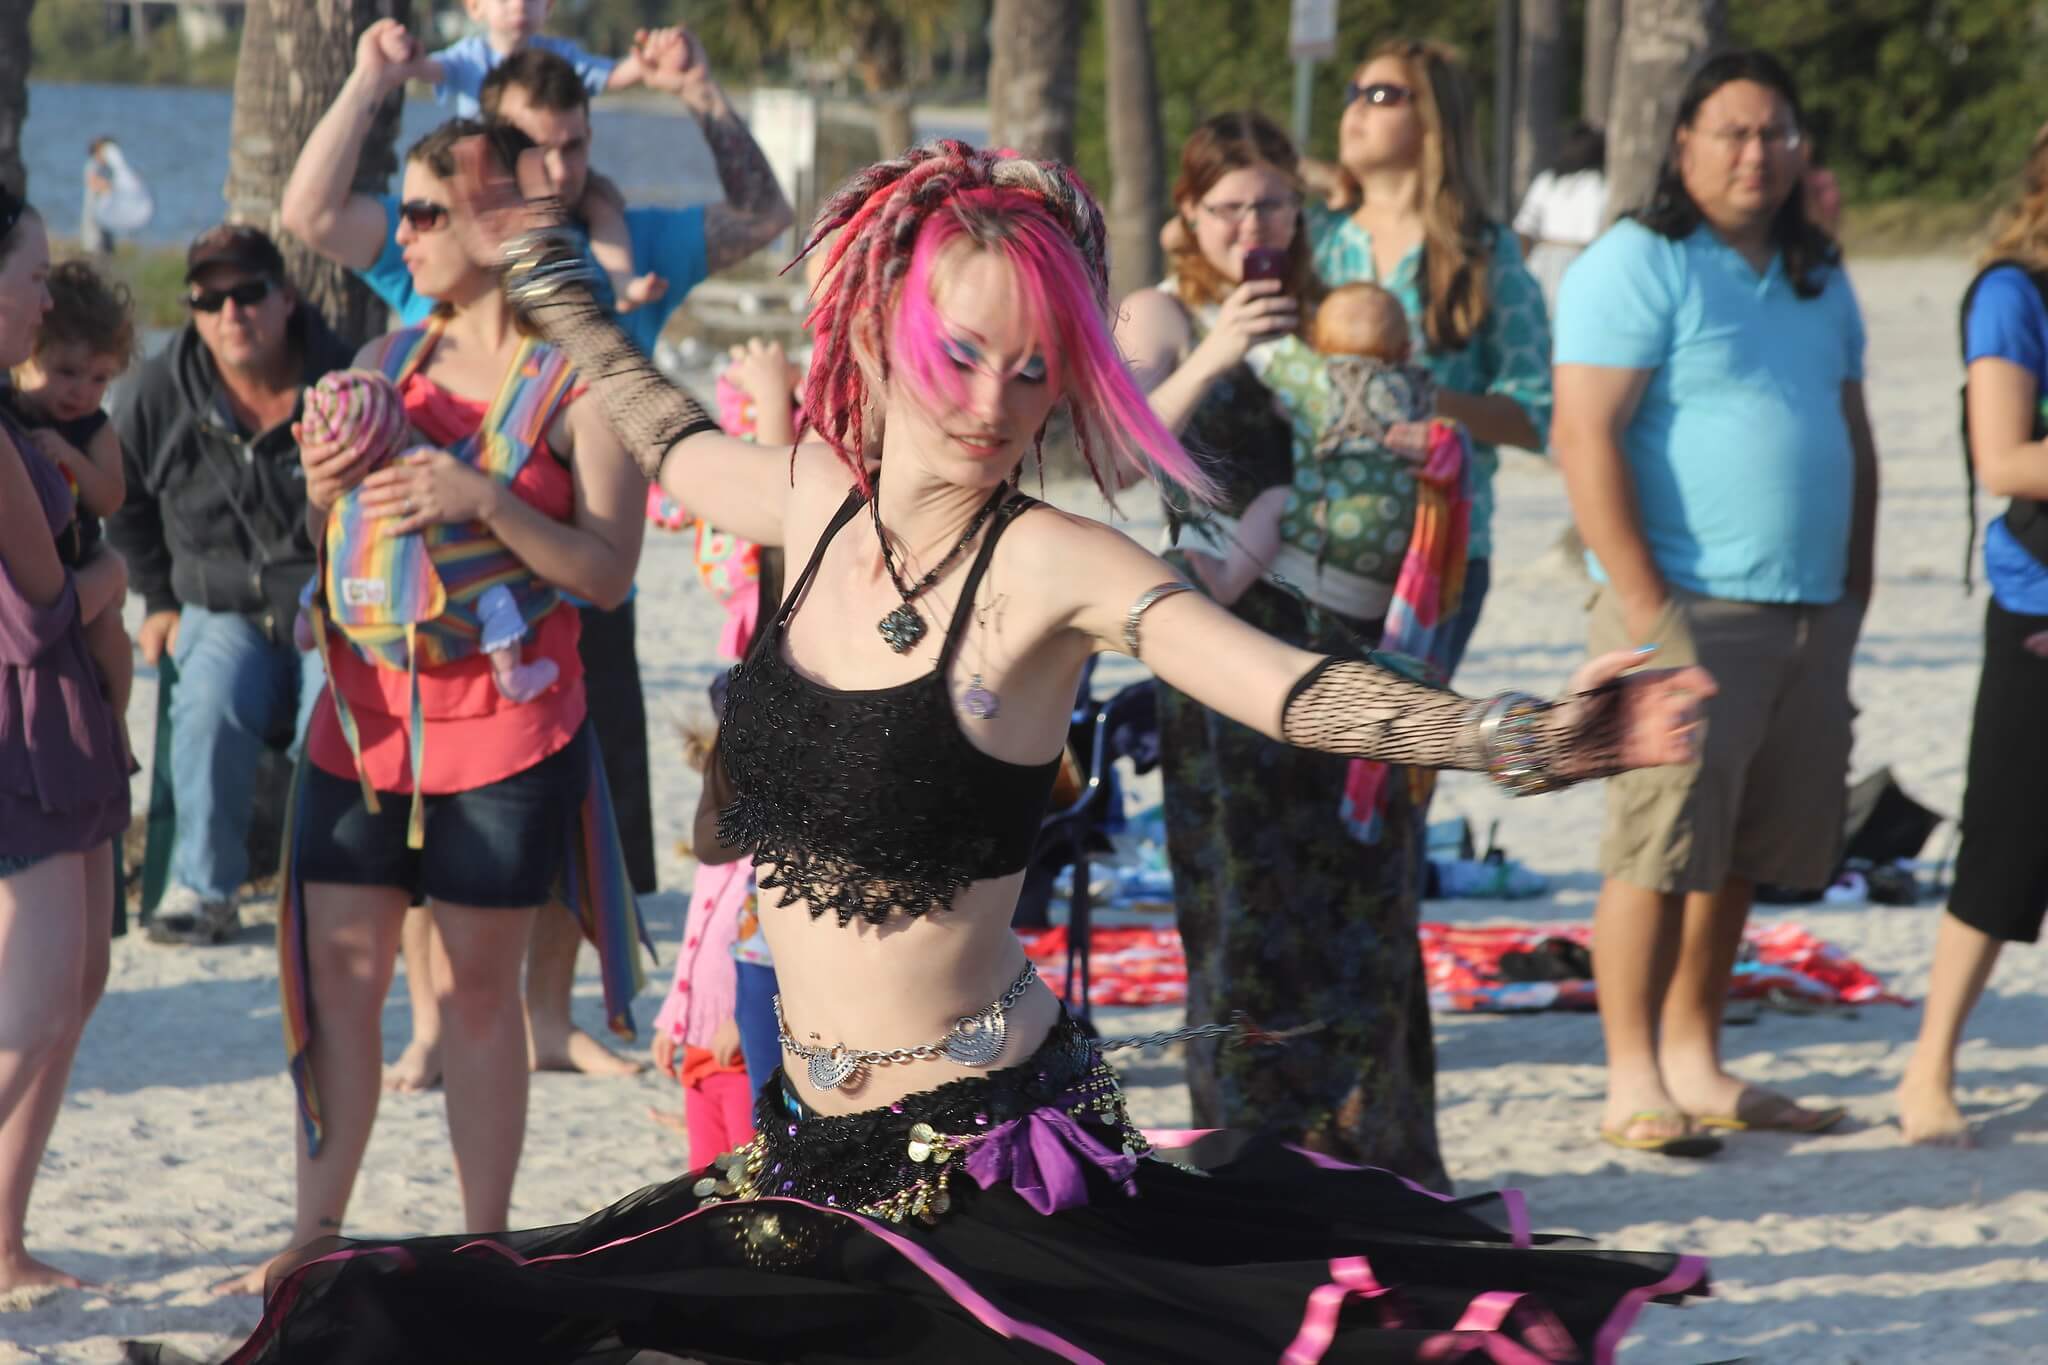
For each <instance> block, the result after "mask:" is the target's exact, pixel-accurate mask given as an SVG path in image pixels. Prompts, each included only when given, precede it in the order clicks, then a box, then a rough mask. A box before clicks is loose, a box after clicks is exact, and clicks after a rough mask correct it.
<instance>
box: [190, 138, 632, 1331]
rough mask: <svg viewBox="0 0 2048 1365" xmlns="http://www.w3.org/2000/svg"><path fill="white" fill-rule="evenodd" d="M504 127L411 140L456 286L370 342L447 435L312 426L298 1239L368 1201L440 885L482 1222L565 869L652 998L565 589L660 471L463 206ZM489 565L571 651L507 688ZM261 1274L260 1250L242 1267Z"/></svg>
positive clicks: (458, 1084) (617, 549)
mask: <svg viewBox="0 0 2048 1365" xmlns="http://www.w3.org/2000/svg"><path fill="white" fill-rule="evenodd" d="M482 131H483V128H482V125H480V124H478V123H475V122H473V121H471V120H464V119H457V120H453V121H451V122H449V123H447V124H444V125H442V126H441V127H440V128H439V129H437V130H435V131H434V132H432V133H429V134H428V135H427V136H426V137H424V138H422V139H421V140H420V141H419V143H418V144H416V145H415V146H414V147H413V149H412V151H411V153H410V154H409V155H408V157H407V159H406V166H405V179H404V204H405V212H404V215H403V220H402V222H401V223H400V225H399V228H398V235H397V240H398V243H399V246H400V248H401V250H402V251H403V252H404V256H405V263H406V267H407V268H408V269H409V270H410V271H411V272H412V276H413V281H414V283H415V284H416V285H417V286H418V288H419V290H420V292H421V293H422V294H425V295H427V296H429V297H431V298H435V299H438V300H440V304H439V306H438V307H437V308H436V310H435V312H434V313H433V314H432V315H431V316H430V317H429V318H428V320H427V321H426V322H425V323H423V324H421V325H419V326H416V327H410V328H405V329H402V330H400V331H397V332H394V333H392V334H390V335H389V336H385V337H380V338H378V339H377V340H375V341H372V342H370V343H369V344H368V345H367V346H365V347H364V348H363V349H362V351H361V352H360V354H358V355H357V357H356V361H355V363H356V365H357V366H358V367H361V368H364V369H368V370H375V371H379V372H381V373H382V374H383V375H384V376H385V377H386V378H388V379H389V380H390V381H391V383H392V384H394V385H395V386H396V389H397V393H398V397H399V400H400V402H401V405H402V407H403V416H404V419H405V421H407V422H409V423H410V426H411V428H412V430H413V431H414V432H415V433H417V435H418V437H419V438H420V440H421V441H423V442H424V443H425V444H424V445H419V446H414V447H412V448H411V449H410V451H409V453H407V454H405V455H402V456H400V457H398V458H395V459H393V460H392V461H391V462H390V463H387V464H385V465H383V466H381V467H380V468H378V469H376V470H375V472H372V473H369V474H368V476H367V477H365V471H364V469H363V468H361V467H360V463H359V462H358V461H357V460H356V451H357V450H358V449H359V443H354V442H349V441H345V440H335V439H331V437H332V432H331V431H323V432H322V433H318V434H317V439H316V433H313V432H310V431H307V430H306V428H305V425H304V424H303V423H302V425H301V428H300V435H301V442H302V445H301V457H302V460H303V463H304V466H305V472H306V497H307V502H308V520H309V522H310V523H311V525H312V528H313V532H314V535H315V539H316V541H318V542H320V543H322V544H324V546H325V556H326V558H325V560H324V563H325V565H326V568H325V571H324V573H323V576H322V578H321V580H320V582H319V588H320V593H319V598H318V603H319V609H320V610H319V614H318V615H316V616H314V618H313V625H314V627H315V630H316V634H317V638H318V647H319V652H320V655H321V658H322V661H323V663H324V665H325V669H326V673H327V679H328V683H327V687H326V689H325V690H324V691H323V692H322V693H321V696H320V700H319V702H318V704H317V706H316V707H315V710H314V713H313V719H312V723H311V726H310V728H309V730H308V733H307V738H306V759H305V762H304V763H302V765H301V767H300V772H299V776H298V779H297V781H296V782H295V784H294V798H293V799H294V804H293V808H292V811H291V815H290V819H289V825H288V832H287V839H288V841H289V853H290V862H289V865H288V872H287V875H286V882H287V887H286V893H285V896H284V898H283V900H282V902H281V903H280V906H279V915H278V918H279V931H278V940H279V945H280V955H281V958H282V961H281V964H280V967H281V974H282V984H283V987H284V1007H285V1018H286V1025H287V1029H286V1031H287V1038H288V1042H289V1045H290V1051H291V1063H292V1075H293V1079H294V1080H295V1081H296V1082H297V1083H298V1086H299V1121H300V1126H301V1134H300V1142H299V1144H298V1163H297V1168H298V1170H297V1184H298V1198H297V1215H296V1219H295V1221H294V1223H293V1227H292V1232H291V1237H290V1241H289V1243H288V1246H287V1249H288V1250H289V1249H290V1248H293V1247H300V1246H303V1245H304V1244H306V1243H308V1242H310V1241H313V1240H314V1239H316V1238H319V1237H323V1236H330V1235H332V1234H334V1233H335V1232H337V1231H338V1230H339V1229H340V1227H341V1223H342V1217H343V1215H344V1213H345V1212H346V1210H347V1207H348V1200H349V1193H350V1190H351V1188H352V1186H353V1185H354V1183H355V1177H356V1173H357V1170H358V1168H359V1167H360V1165H361V1163H362V1157H363V1151H364V1148H365V1146H366V1144H367V1143H368V1141H369V1137H370V1128H371V1124H372V1121H373V1120H374V1119H375V1117H376V1112H377V1101H378V1096H379V1094H380V1092H381V1088H382V1087H381V1084H380V1081H381V1071H382V1059H383V1046H382V1041H383V1038H382V1031H381V1028H380V1019H381V1015H382V1011H383V1007H384V998H385V994H386V990H387V988H388V987H389V985H390V982H391V975H392V970H393V966H394V963H395V960H396V956H397V952H398V946H399V937H400V928H401V921H402V920H403V919H404V917H405V913H406V910H407V907H408V906H411V905H413V904H415V903H424V904H426V905H427V906H428V908H429V909H430V911H431V912H432V914H433V917H434V923H435V925H436V926H437V927H438V928H439V930H440V933H439V935H438V936H437V937H436V940H435V961H434V982H435V985H436V987H437V992H438V995H437V1002H438V1005H439V1009H440V1017H441V1046H442V1058H443V1086H444V1088H445V1090H446V1094H447V1106H448V1129H449V1139H450V1142H451V1144H452V1145H453V1148H454V1155H455V1171H456V1178H457V1182H458V1184H459V1185H460V1188H461V1194H462V1204H463V1226H464V1227H466V1228H469V1229H471V1230H473V1231H478V1232H482V1231H488V1230H491V1229H495V1228H502V1227H504V1226H506V1224H507V1222H508V1221H509V1218H508V1211H509V1206H510V1203H511V1197H512V1182H513V1176H514V1173H515V1171H516V1170H517V1168H518V1165H519V1156H520V1149H521V1146H522V1143H523V1140H524V1137H525V1130H526V1097H527V1077H528V1065H527V1038H526V1024H525V1015H524V1012H523V1010H522V1007H521V993H520V966H521V963H522V961H523V960H524V958H525V955H526V944H527V938H528V933H529V930H530V928H531V922H532V919H533V917H534V915H535V914H536V913H538V912H539V911H540V908H541V907H543V906H545V905H546V904H548V902H549V901H550V899H551V896H552V895H553V894H554V892H555V890H556V888H557V886H558V884H562V883H566V884H567V885H569V886H570V887H571V888H572V891H571V894H572V896H574V897H576V898H577V899H578V900H580V901H581V909H582V911H583V914H584V917H585V924H586V928H588V927H589V926H590V925H591V924H592V923H593V921H594V917H595V916H597V915H598V913H599V912H600V910H602V911H605V912H607V913H609V914H610V915H611V916H612V923H613V925H614V927H615V928H618V929H620V930H621V932H620V933H619V934H617V935H616V936H615V937H614V939H613V940H612V941H610V942H606V943H601V944H600V946H601V947H602V948H604V949H605V950H606V958H607V962H606V1004H607V1006H608V1008H609V1010H610V1011H611V1013H612V1016H613V1021H614V1024H615V1025H619V1024H622V1023H625V1022H626V1020H625V1017H624V1005H625V999H624V998H620V994H619V992H620V987H621V986H623V988H624V997H625V998H630V994H631V991H632V989H633V988H634V986H635V985H636V982H635V981H634V980H632V979H630V973H631V970H632V968H631V965H630V964H629V963H623V962H621V961H620V960H619V958H618V956H617V954H616V953H615V952H614V951H613V950H614V949H618V948H621V947H622V948H623V949H624V951H625V952H626V953H629V954H630V953H631V952H632V951H634V948H635V944H634V942H633V941H632V940H633V938H635V937H637V934H633V933H632V932H631V929H632V926H633V922H634V921H635V919H636V915H635V913H634V911H633V910H632V906H631V901H630V891H629V890H628V889H626V888H625V887H624V886H623V882H622V880H621V879H620V877H619V876H618V875H617V868H618V861H617V860H618V859H619V858H620V856H621V855H620V854H619V851H618V845H617V833H616V830H615V828H613V827H612V825H611V824H610V823H609V818H610V811H609V806H608V804H606V803H605V801H604V793H605V784H604V782H603V780H602V769H601V768H600V767H599V766H598V760H597V758H596V746H595V744H594V742H593V741H592V739H591V736H590V728H589V722H588V708H587V705H586V701H585V694H584V681H583V666H582V663H581V661H580V659H579V657H578V654H577V649H576V641H577V634H578V628H579V617H578V614H577V612H575V611H574V610H572V609H569V608H567V606H566V605H565V604H564V603H563V601H562V598H561V596H560V594H561V593H574V594H576V595H577V596H579V597H582V598H584V599H585V600H587V601H592V602H597V603H600V604H605V605H613V604H616V603H618V602H620V601H622V600H623V599H624V597H625V594H626V591H627V589H628V588H629V586H630V585H631V583H632V579H633V571H634V568H635V567H636V565H637V563H638V561H639V555H640V540H641V533H642V529H643V527H644V526H645V524H646V522H645V516H644V512H643V509H644V505H645V499H646V494H645V488H644V483H643V481H642V479H641V477H640V475H639V473H638V471H636V470H635V469H634V468H633V466H632V464H631V463H630V462H629V461H628V460H627V459H626V456H625V453H624V450H623V449H622V447H621V446H620V444H619V442H618V440H617V438H616V437H614V436H613V434H612V431H611V428H610V427H609V426H608V425H607V424H606V423H605V421H604V418H603V415H602V414H601V413H600V412H599V411H598V410H597V407H596V405H595V404H594V403H591V402H589V401H586V400H584V399H583V398H582V396H581V395H582V393H583V389H582V386H581V385H580V384H579V383H577V382H575V375H574V372H573V370H572V368H571V367H570V365H569V362H568V361H567V360H566V359H564V358H563V357H562V356H561V355H560V353H559V352H557V351H555V350H554V349H553V348H551V347H549V346H546V345H544V344H542V343H541V342H540V341H538V340H537V339H536V337H535V333H534V330H533V328H532V326H531V325H530V324H529V322H528V320H527V319H526V317H525V316H524V315H523V314H522V313H520V311H519V310H518V309H516V308H514V307H512V306H511V305H509V304H508V303H507V302H506V301H505V298H504V296H503V294H502V293H501V292H500V290H499V288H498V281H497V277H496V276H495V274H494V273H493V272H491V271H489V270H485V269H482V268H480V267H478V266H477V265H476V264H475V263H474V262H473V261H472V260H471V259H470V257H469V256H468V255H466V254H465V252H464V250H463V247H462V245H461V243H460V241H459V240H458V236H457V233H456V232H454V231H453V230H451V229H452V226H453V224H452V215H453V213H454V212H455V210H454V209H453V208H452V207H451V193H450V188H449V184H448V181H449V178H450V177H451V176H452V175H453V174H454V171H455V162H454V160H453V149H454V148H455V146H456V145H457V143H458V142H460V141H461V140H462V139H463V138H466V137H473V136H475V135H477V134H479V133H481V132H482ZM501 136H504V137H505V138H507V139H508V140H513V141H516V140H517V135H516V134H510V133H506V134H502V135H501ZM373 387H374V386H373ZM415 537H417V540H416V543H417V544H419V545H423V546H425V547H428V548H429V550H430V552H431V562H432V566H433V571H434V573H435V574H436V575H437V576H438V578H439V579H440V581H441V583H442V586H443V588H444V590H445V596H446V599H447V600H446V602H445V604H443V606H442V608H441V610H440V612H439V613H438V614H434V613H431V612H428V613H422V615H423V617H424V619H423V621H422V623H421V624H420V625H418V626H417V627H415V628H412V629H411V630H409V631H407V632H400V633H398V637H397V638H395V639H394V638H393V634H394V633H393V632H392V631H391V630H389V629H388V628H387V629H383V630H381V631H380V630H379V629H378V628H377V624H376V619H375V614H374V613H372V612H370V611H368V610H367V608H370V607H375V606H377V605H378V604H381V603H383V602H385V601H386V600H387V598H389V599H397V598H399V597H400V595H401V594H402V593H403V592H404V590H405V588H406V585H407V580H406V579H405V578H403V577H401V576H399V575H397V574H395V573H388V572H384V571H382V567H381V566H382V564H383V563H384V561H383V560H382V559H381V558H380V556H381V555H382V554H383V553H385V552H386V551H385V549H384V548H383V547H394V550H393V552H395V550H396V548H397V547H402V546H403V545H404V544H405V542H407V541H412V540H414V539H415ZM485 581H488V582H489V583H492V584H495V585H497V587H503V588H504V589H505V590H506V591H508V592H509V593H510V594H511V596H512V598H513V600H514V604H515V606H516V608H517V610H518V613H519V618H520V620H521V621H522V622H523V624H524V626H525V637H524V640H523V641H522V642H520V643H518V644H517V645H516V646H515V647H516V648H519V649H521V650H522V651H523V658H524V661H525V662H526V663H528V664H533V663H537V662H539V661H542V660H545V661H548V662H550V663H552V664H553V665H554V668H555V672H556V680H555V682H554V683H553V685H551V686H549V687H547V688H546V689H545V690H543V691H541V692H540V693H539V695H537V696H533V697H530V698H524V699H515V698H512V697H508V696H506V695H504V694H503V693H502V692H501V691H500V689H499V687H498V686H497V685H496V684H495V683H494V681H493V678H492V672H491V668H492V661H491V659H490V658H489V657H488V656H487V655H486V654H485V653H484V650H485V649H487V648H491V647H492V642H490V641H489V640H486V639H482V638H480V630H479V627H480V626H481V623H482V621H483V619H484V615H485V613H484V612H483V610H482V601H481V599H480V598H478V597H476V596H473V595H471V590H472V589H474V588H476V587H477V586H478V585H479V584H480V583H482V582H485ZM497 587H493V588H491V589H489V591H492V592H495V591H496V590H497ZM558 590H559V591H558ZM464 639H466V640H467V646H466V648H465V647H464V645H463V643H462V641H463V640H464ZM608 873H609V874H611V875H609V876H608V875H606V874H608ZM607 889H609V890H610V892H611V893H612V895H611V898H610V899H605V898H604V894H603V893H604V892H605V891H606V890H607ZM622 898H623V899H622ZM558 913H559V912H558ZM301 963H303V967H302V966H301ZM622 971H623V972H626V973H628V976H626V977H622V976H620V973H621V972H622ZM302 972H303V975H302V974H301V973H302ZM628 1027H630V1025H628ZM263 1282H264V1271H263V1269H261V1268H259V1269H258V1270H255V1271H253V1272H251V1273H249V1274H247V1275H245V1276H241V1277H237V1278H236V1279H234V1280H231V1281H229V1282H228V1283H226V1284H224V1285H222V1286H221V1290H222V1291H223V1292H246V1293H257V1292H260V1291H261V1290H262V1288H263Z"/></svg>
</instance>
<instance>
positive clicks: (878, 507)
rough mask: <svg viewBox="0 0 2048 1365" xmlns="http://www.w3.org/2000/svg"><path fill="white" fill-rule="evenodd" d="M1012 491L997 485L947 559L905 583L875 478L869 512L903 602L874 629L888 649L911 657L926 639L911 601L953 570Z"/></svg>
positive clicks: (885, 565)
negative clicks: (892, 548) (891, 548)
mask: <svg viewBox="0 0 2048 1365" xmlns="http://www.w3.org/2000/svg"><path fill="white" fill-rule="evenodd" d="M1009 492H1010V486H1009V485H1008V484H1006V483H1004V484H998V485H996V491H995V492H993V493H991V494H989V498H988V501H987V502H985V503H983V504H982V505H981V510H980V511H979V512H976V513H975V514H974V520H973V521H970V522H968V523H967V530H966V531H965V532H964V533H962V535H961V537H960V539H959V541H958V542H957V543H956V544H955V545H954V546H953V548H952V549H950V550H948V551H947V552H946V557H945V558H944V559H941V560H940V561H939V562H938V563H937V564H936V565H934V566H933V568H932V571H931V572H930V573H928V574H926V575H925V576H924V577H923V578H920V579H918V580H917V582H915V583H912V584H905V583H904V581H903V575H902V574H901V573H899V572H897V569H896V556H895V555H893V554H891V553H890V551H889V533H888V532H886V531H884V530H883V529H882V479H881V476H880V475H879V474H878V475H876V476H875V482H874V487H873V489H872V490H871V491H870V492H869V494H868V512H869V514H870V515H871V516H872V517H873V519H874V523H875V539H877V540H879V541H880V542H881V543H882V567H883V568H885V569H887V570H888V571H889V582H890V583H891V584H893V585H894V586H895V588H896V594H897V596H899V597H901V598H902V599H903V600H902V602H900V603H898V604H897V606H896V608H895V609H894V610H893V611H891V612H890V613H889V614H888V615H887V616H884V617H883V618H882V619H881V620H880V621H878V622H877V623H876V624H875V629H876V630H878V631H880V632H881V635H882V638H883V639H884V640H886V641H888V644H889V648H891V649H893V650H895V651H896V652H897V653H898V654H908V653H909V652H910V651H911V650H912V649H914V648H916V647H917V642H918V641H919V640H922V639H923V638H924V637H925V631H926V629H927V627H926V626H925V623H924V618H923V617H922V616H919V615H918V614H917V608H915V607H913V606H911V605H910V604H911V602H912V601H913V600H914V599H916V598H918V597H920V596H922V595H923V594H924V592H925V590H926V589H927V588H929V587H931V585H932V584H934V583H936V582H938V581H939V575H941V574H943V573H944V572H945V571H946V570H947V569H950V568H951V567H953V561H954V560H956V559H958V558H959V557H960V556H961V554H962V553H963V552H964V551H965V550H966V549H967V547H968V546H969V545H971V544H973V543H974V537H975V536H976V535H978V534H979V533H980V531H981V528H982V526H983V525H984V524H985V523H986V522H987V521H988V519H989V517H990V515H991V514H992V513H994V511H995V510H996V508H997V507H998V506H999V505H1000V504H1001V503H1002V501H1003V499H1004V498H1005V497H1007V496H1008V495H1009Z"/></svg>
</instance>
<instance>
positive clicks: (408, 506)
mask: <svg viewBox="0 0 2048 1365" xmlns="http://www.w3.org/2000/svg"><path fill="white" fill-rule="evenodd" d="M399 510H400V511H401V512H404V513H405V514H406V515H407V516H411V515H412V514H413V502H412V499H411V498H407V499H406V500H405V503H404V505H403V506H401V507H400V508H399Z"/></svg>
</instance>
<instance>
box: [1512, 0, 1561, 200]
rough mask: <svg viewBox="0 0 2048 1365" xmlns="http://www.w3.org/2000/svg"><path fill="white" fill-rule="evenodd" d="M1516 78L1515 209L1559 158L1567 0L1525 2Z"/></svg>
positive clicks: (1513, 183) (1513, 193)
mask: <svg viewBox="0 0 2048 1365" xmlns="http://www.w3.org/2000/svg"><path fill="white" fill-rule="evenodd" d="M1520 29H1521V42H1520V43H1519V44H1518V45H1517V51H1516V64H1517V67H1518V70H1517V74H1516V78H1515V106H1516V107H1515V160H1514V178H1513V180H1512V181H1511V182H1510V185H1509V188H1510V190H1511V191H1512V192H1511V193H1510V195H1509V196H1508V197H1509V209H1510V211H1512V210H1513V208H1514V207H1515V206H1516V205H1519V204H1520V203H1521V202H1522V194H1523V192H1524V191H1525V190H1527V189H1528V188H1529V182H1530V181H1531V180H1534V179H1535V178H1536V173H1537V172H1538V171H1541V170H1546V169H1548V168H1549V166H1550V163H1551V162H1552V161H1553V160H1555V159H1556V157H1557V143H1558V135H1559V128H1558V115H1559V114H1560V113H1561V112H1562V106H1563V103H1564V101H1563V99H1562V96H1563V94H1564V80H1563V71H1562V69H1561V68H1562V66H1563V58H1564V0H1521V23H1520Z"/></svg>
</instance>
